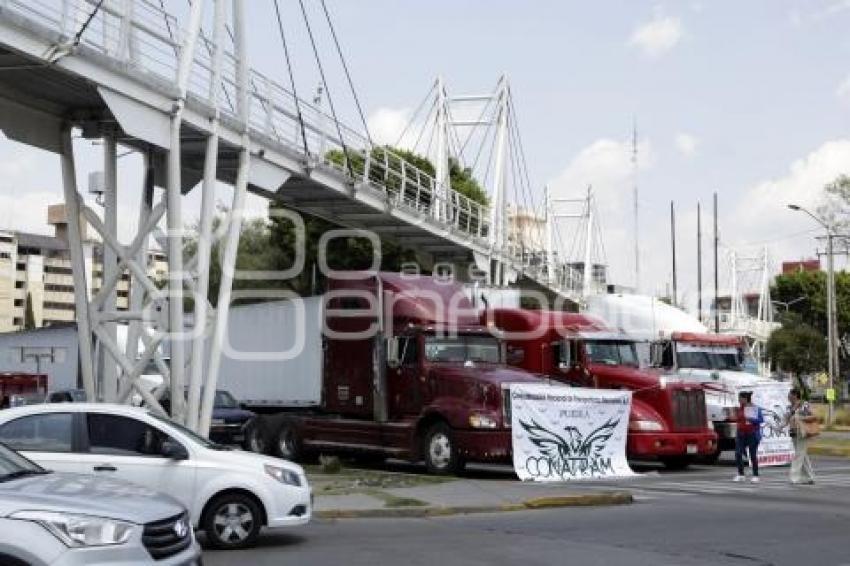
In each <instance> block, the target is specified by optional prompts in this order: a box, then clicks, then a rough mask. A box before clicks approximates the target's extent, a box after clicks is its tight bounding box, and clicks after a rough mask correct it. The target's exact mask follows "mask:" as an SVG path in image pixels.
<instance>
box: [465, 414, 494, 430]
mask: <svg viewBox="0 0 850 566" xmlns="http://www.w3.org/2000/svg"><path fill="white" fill-rule="evenodd" d="M469 426H471V427H472V428H496V427H497V426H499V425H498V423H497V422H496V419H494V418H493V417H491V416H490V415H485V414H483V413H472V414H471V415H469Z"/></svg>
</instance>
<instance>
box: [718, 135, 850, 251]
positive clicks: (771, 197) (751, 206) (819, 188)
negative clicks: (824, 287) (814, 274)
mask: <svg viewBox="0 0 850 566" xmlns="http://www.w3.org/2000/svg"><path fill="white" fill-rule="evenodd" d="M848 172H850V139H839V140H833V141H828V142H825V143H824V144H822V145H821V146H820V147H818V148H817V149H815V150H814V151H812V152H811V153H809V154H808V155H806V156H805V157H803V158H801V159H798V160H796V161H794V162H793V163H792V164H791V166H790V167H789V169H788V172H787V173H785V174H784V175H783V176H782V177H779V178H778V179H773V180H765V181H762V182H760V183H757V184H755V185H754V186H752V187H750V188H748V189H746V190H745V191H744V193H743V196H742V197H741V198H740V199H739V200H738V202H737V203H736V204H735V207H734V209H733V211H732V212H731V214H729V215H728V217H727V218H728V220H727V221H726V222H724V224H725V226H726V231H727V236H726V237H725V238H724V240H725V241H726V243H727V244H729V245H732V246H735V245H744V244H746V243H748V242H749V243H752V242H763V241H765V240H767V241H768V242H769V243H771V245H772V246H773V247H774V248H775V253H774V256H775V257H778V258H780V259H781V258H783V257H789V256H792V257H798V256H799V255H800V254H803V253H811V251H812V250H813V249H814V246H815V243H814V240H812V239H811V238H808V237H800V238H786V239H784V240H783V239H782V238H783V237H786V236H789V235H790V234H794V233H797V232H801V231H805V230H808V229H814V228H817V224H815V223H814V221H813V220H812V219H811V218H809V217H807V216H806V215H805V214H802V213H799V212H797V213H795V212H792V211H790V210H788V208H787V205H788V204H789V203H793V204H798V205H800V206H803V207H805V208H807V209H809V210H812V211H814V210H815V209H817V208H818V207H819V206H821V205H823V204H825V203H826V202H827V196H826V194H825V192H824V190H823V187H824V185H826V184H827V183H829V182H831V181H833V180H835V178H836V177H837V176H838V175H840V174H842V173H848Z"/></svg>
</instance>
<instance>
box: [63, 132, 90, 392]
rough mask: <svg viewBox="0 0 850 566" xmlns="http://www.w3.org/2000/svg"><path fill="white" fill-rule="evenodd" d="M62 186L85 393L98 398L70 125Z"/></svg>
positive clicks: (64, 147) (64, 146)
mask: <svg viewBox="0 0 850 566" xmlns="http://www.w3.org/2000/svg"><path fill="white" fill-rule="evenodd" d="M61 136H62V140H61V144H62V153H61V155H60V160H61V164H62V188H63V190H64V193H65V215H66V221H67V223H68V248H69V251H70V255H71V269H72V272H73V276H74V304H75V307H76V311H77V312H76V318H77V335H78V341H79V349H80V373H81V376H82V381H83V389H85V391H86V397H88V398H89V399H95V398H96V395H97V391H96V389H95V380H94V360H93V350H92V337H91V325H90V321H89V297H88V288H89V286H88V277H87V276H86V261H85V253H84V251H83V241H82V232H81V229H80V193H79V191H78V190H77V171H76V164H75V162H74V145H73V142H72V140H71V126H70V124H68V125H66V126H64V127H63V129H62V133H61Z"/></svg>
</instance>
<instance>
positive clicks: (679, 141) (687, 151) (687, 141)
mask: <svg viewBox="0 0 850 566" xmlns="http://www.w3.org/2000/svg"><path fill="white" fill-rule="evenodd" d="M673 143H674V144H675V145H676V149H677V150H679V153H681V154H682V155H684V156H685V157H693V156H694V155H696V152H697V147H698V146H699V139H698V138H697V137H696V136H693V135H691V134H686V133H684V132H680V133H678V134H676V138H675V139H674V140H673Z"/></svg>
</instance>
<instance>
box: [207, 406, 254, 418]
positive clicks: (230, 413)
mask: <svg viewBox="0 0 850 566" xmlns="http://www.w3.org/2000/svg"><path fill="white" fill-rule="evenodd" d="M212 416H213V418H214V419H224V420H225V421H227V422H242V421H247V420H248V419H250V418H252V417H253V416H254V413H252V412H251V411H246V410H245V409H238V408H237V409H229V408H223V407H218V408H215V409H213V415H212Z"/></svg>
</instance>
